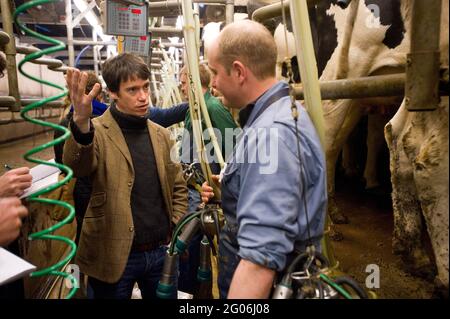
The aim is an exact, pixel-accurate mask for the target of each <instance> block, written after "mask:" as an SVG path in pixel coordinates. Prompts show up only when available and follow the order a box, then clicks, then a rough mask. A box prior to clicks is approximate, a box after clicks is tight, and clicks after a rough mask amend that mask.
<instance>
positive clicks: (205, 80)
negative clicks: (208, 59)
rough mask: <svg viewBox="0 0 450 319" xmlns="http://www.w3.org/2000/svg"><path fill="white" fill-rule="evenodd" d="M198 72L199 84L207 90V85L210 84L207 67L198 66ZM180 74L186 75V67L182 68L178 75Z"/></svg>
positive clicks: (204, 65)
mask: <svg viewBox="0 0 450 319" xmlns="http://www.w3.org/2000/svg"><path fill="white" fill-rule="evenodd" d="M198 71H199V73H200V83H201V85H202V88H204V89H209V85H210V83H211V71H210V70H209V68H208V66H207V65H206V64H200V65H199V66H198ZM181 74H186V75H187V65H185V66H183V68H182V69H181V70H180V75H181Z"/></svg>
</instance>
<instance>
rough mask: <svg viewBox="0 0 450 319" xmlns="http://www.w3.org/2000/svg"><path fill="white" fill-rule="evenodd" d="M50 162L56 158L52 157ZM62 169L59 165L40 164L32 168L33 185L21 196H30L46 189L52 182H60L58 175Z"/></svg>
mask: <svg viewBox="0 0 450 319" xmlns="http://www.w3.org/2000/svg"><path fill="white" fill-rule="evenodd" d="M48 162H49V163H54V162H55V160H54V159H51V160H49V161H48ZM60 172H61V171H60V170H59V168H57V167H53V166H49V165H44V164H40V165H37V166H35V167H33V168H32V169H30V174H31V176H33V180H32V181H31V186H30V187H29V188H27V189H26V190H25V192H24V193H23V194H22V196H20V198H24V197H28V196H30V195H33V194H34V193H36V192H38V191H40V190H41V189H44V188H46V187H48V186H50V185H52V184H55V183H57V182H58V176H59V173H60Z"/></svg>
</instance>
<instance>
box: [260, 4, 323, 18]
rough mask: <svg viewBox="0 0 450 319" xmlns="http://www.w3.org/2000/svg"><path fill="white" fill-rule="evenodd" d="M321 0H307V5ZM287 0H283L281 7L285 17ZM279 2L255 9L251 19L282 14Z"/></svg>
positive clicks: (274, 16)
mask: <svg viewBox="0 0 450 319" xmlns="http://www.w3.org/2000/svg"><path fill="white" fill-rule="evenodd" d="M319 1H321V0H307V5H308V7H313V6H315V5H316V4H317V3H319ZM289 3H290V2H289V0H286V1H283V8H284V11H285V13H286V18H287V17H289V14H290V12H289ZM281 7H282V5H281V3H280V2H279V3H274V4H270V5H267V6H264V7H262V8H259V9H258V10H255V12H253V14H252V20H254V21H258V22H262V21H264V20H268V19H272V18H277V17H279V16H281V15H282V12H281Z"/></svg>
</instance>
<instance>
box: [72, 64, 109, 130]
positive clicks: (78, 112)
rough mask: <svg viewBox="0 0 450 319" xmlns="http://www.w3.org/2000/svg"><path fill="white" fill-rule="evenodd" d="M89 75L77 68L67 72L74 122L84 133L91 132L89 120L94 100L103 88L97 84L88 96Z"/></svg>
mask: <svg viewBox="0 0 450 319" xmlns="http://www.w3.org/2000/svg"><path fill="white" fill-rule="evenodd" d="M87 79H88V75H87V73H86V72H80V70H78V69H75V68H70V69H69V70H67V74H66V82H67V88H68V89H69V96H70V100H71V102H72V105H73V121H74V122H75V123H76V124H77V126H78V127H79V128H80V130H81V131H82V132H88V131H89V119H90V117H91V115H92V100H93V99H94V98H95V97H96V96H97V95H98V94H99V93H100V91H101V86H100V84H98V83H96V84H95V85H94V87H93V88H92V90H91V91H90V92H89V93H87V94H86V84H87Z"/></svg>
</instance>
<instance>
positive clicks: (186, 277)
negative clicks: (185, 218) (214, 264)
mask: <svg viewBox="0 0 450 319" xmlns="http://www.w3.org/2000/svg"><path fill="white" fill-rule="evenodd" d="M188 191H189V192H188V203H189V208H188V214H193V213H194V212H195V211H196V209H197V207H198V205H199V204H200V203H201V199H200V193H199V192H198V191H197V190H195V189H192V188H188ZM202 238H203V234H202V233H200V232H199V233H198V234H196V235H194V236H193V237H192V239H191V242H190V243H189V246H188V249H187V250H188V252H189V256H188V257H187V258H185V257H184V256H180V267H179V269H180V275H179V277H178V288H179V290H180V291H183V292H187V293H190V294H193V293H194V292H195V288H196V286H197V270H198V267H199V265H200V242H201V240H202Z"/></svg>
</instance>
